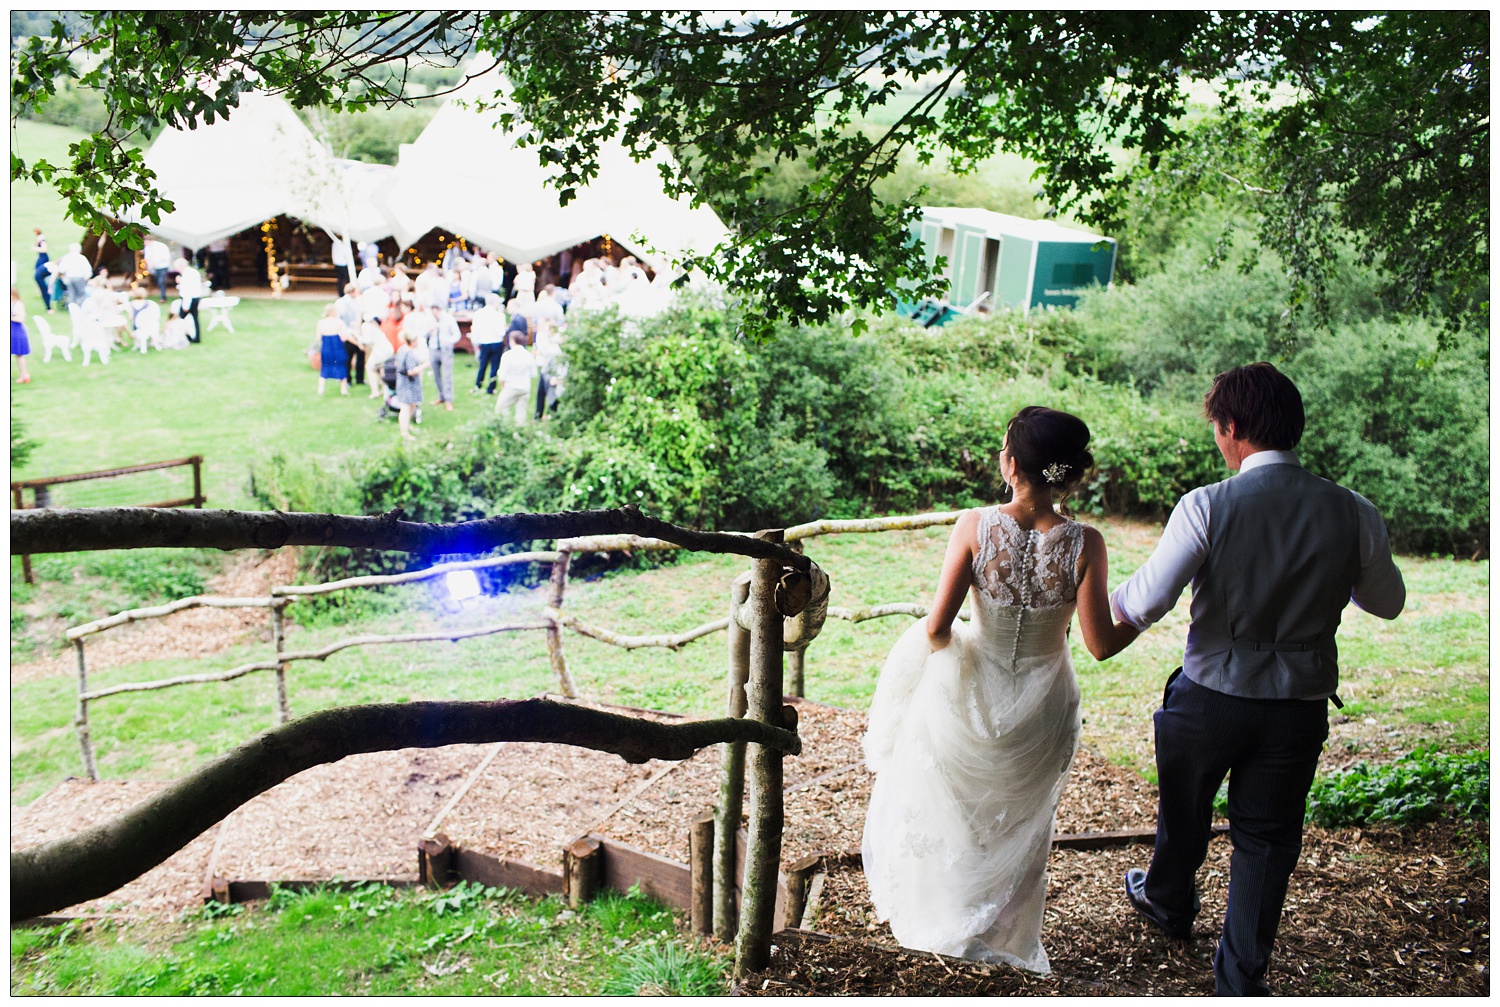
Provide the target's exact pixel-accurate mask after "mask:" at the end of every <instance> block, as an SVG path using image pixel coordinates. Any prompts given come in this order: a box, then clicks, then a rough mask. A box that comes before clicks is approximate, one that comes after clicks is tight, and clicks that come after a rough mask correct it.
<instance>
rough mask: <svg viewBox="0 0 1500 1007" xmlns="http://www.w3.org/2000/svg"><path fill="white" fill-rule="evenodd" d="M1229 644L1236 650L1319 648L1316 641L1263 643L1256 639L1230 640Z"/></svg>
mask: <svg viewBox="0 0 1500 1007" xmlns="http://www.w3.org/2000/svg"><path fill="white" fill-rule="evenodd" d="M1228 643H1229V646H1231V647H1233V648H1234V649H1235V650H1278V651H1293V652H1299V651H1308V650H1317V649H1318V645H1317V644H1316V643H1261V642H1259V641H1256V640H1230V641H1228Z"/></svg>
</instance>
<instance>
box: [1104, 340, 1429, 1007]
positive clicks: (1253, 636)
mask: <svg viewBox="0 0 1500 1007" xmlns="http://www.w3.org/2000/svg"><path fill="white" fill-rule="evenodd" d="M1203 405H1204V412H1205V413H1206V414H1207V416H1208V419H1209V422H1210V423H1212V425H1213V428H1214V440H1215V442H1216V443H1217V444H1218V446H1219V451H1220V452H1221V453H1222V454H1223V456H1224V461H1225V462H1226V463H1227V464H1228V466H1229V468H1230V469H1237V470H1238V471H1239V474H1238V475H1236V476H1234V477H1233V478H1230V479H1226V480H1225V481H1223V482H1220V483H1215V484H1214V485H1212V486H1204V487H1200V488H1199V489H1195V490H1193V491H1192V492H1190V493H1188V494H1187V495H1186V496H1184V497H1183V498H1182V500H1181V501H1180V502H1179V503H1178V504H1177V507H1176V508H1175V509H1174V510H1173V511H1172V516H1171V518H1170V519H1169V520H1168V522H1167V527H1166V530H1165V531H1164V532H1163V534H1162V539H1161V542H1160V544H1159V545H1158V546H1157V548H1156V551H1155V552H1154V553H1153V554H1152V556H1151V558H1150V559H1149V560H1147V561H1146V564H1145V565H1144V566H1142V567H1141V568H1140V569H1139V570H1138V571H1136V573H1135V574H1134V576H1132V577H1131V578H1130V579H1129V580H1127V581H1126V582H1125V583H1124V584H1122V585H1121V586H1120V587H1119V588H1118V589H1117V590H1116V591H1115V592H1114V594H1113V595H1111V597H1110V606H1111V608H1112V609H1113V611H1114V614H1115V617H1116V618H1117V619H1119V620H1121V621H1122V622H1128V623H1130V624H1132V625H1134V626H1135V627H1137V628H1138V629H1142V630H1144V629H1145V628H1147V627H1148V626H1150V625H1151V624H1152V623H1154V622H1156V621H1157V620H1159V619H1161V617H1162V616H1164V615H1166V614H1167V612H1169V611H1171V609H1172V607H1173V606H1174V605H1175V604H1176V603H1177V599H1178V597H1179V596H1180V595H1181V593H1182V589H1183V588H1184V587H1185V586H1187V584H1188V583H1190V582H1191V584H1192V586H1193V600H1192V623H1191V625H1190V627H1189V629H1188V638H1187V647H1186V651H1185V653H1184V654H1183V660H1182V667H1181V668H1179V669H1177V671H1176V672H1174V673H1173V674H1172V676H1171V678H1169V679H1168V680H1167V685H1166V689H1165V692H1164V694H1163V696H1162V705H1161V709H1159V710H1157V711H1156V715H1155V723H1156V769H1157V776H1158V786H1159V798H1158V801H1159V803H1158V808H1157V820H1156V849H1155V853H1154V855H1153V856H1152V858H1151V868H1150V870H1149V871H1142V870H1140V869H1138V868H1134V869H1131V870H1130V871H1127V872H1126V875H1125V892H1126V897H1127V898H1128V899H1129V901H1130V903H1131V905H1132V906H1133V907H1134V908H1135V909H1136V911H1137V912H1139V913H1140V914H1141V915H1143V916H1145V917H1146V918H1147V919H1148V920H1150V921H1151V922H1152V923H1154V924H1155V925H1157V926H1158V927H1160V928H1161V929H1163V930H1165V931H1166V932H1167V933H1168V934H1169V935H1171V936H1173V937H1177V938H1182V939H1186V938H1188V937H1189V936H1191V934H1192V927H1193V919H1194V917H1195V916H1196V915H1197V913H1198V909H1199V901H1198V895H1197V889H1196V885H1195V883H1194V876H1195V875H1196V873H1197V871H1198V868H1199V866H1201V865H1202V863H1203V858H1204V856H1205V854H1206V853H1207V850H1208V839H1209V835H1210V829H1209V826H1210V823H1211V821H1212V816H1213V801H1214V795H1215V794H1216V793H1217V792H1218V789H1219V784H1220V783H1222V782H1223V780H1224V777H1225V775H1226V774H1228V776H1229V835H1230V839H1231V841H1232V842H1233V844H1234V853H1233V855H1232V857H1231V859H1230V874H1229V905H1228V908H1227V910H1226V912H1225V914H1224V928H1223V931H1222V933H1221V935H1220V939H1219V947H1218V952H1217V954H1216V955H1215V956H1214V979H1215V985H1216V987H1217V992H1218V993H1219V994H1221V995H1245V994H1267V993H1269V992H1270V988H1269V987H1268V986H1267V985H1266V980H1265V975H1266V966H1267V964H1268V963H1269V961H1270V956H1271V944H1272V942H1273V941H1274V939H1275V937H1276V927H1277V924H1278V923H1279V922H1280V919H1281V906H1282V902H1283V901H1284V900H1285V898H1286V888H1287V880H1288V878H1290V876H1291V873H1292V868H1294V867H1295V866H1296V864H1297V857H1298V855H1299V854H1300V853H1301V851H1302V822H1303V817H1304V815H1305V809H1306V801H1307V791H1308V788H1309V787H1311V785H1312V779H1313V773H1314V771H1315V770H1316V769H1317V765H1318V756H1319V754H1320V753H1321V752H1322V749H1323V742H1324V741H1325V740H1326V739H1327V737H1328V700H1329V699H1332V700H1333V702H1334V704H1335V705H1336V706H1341V705H1343V704H1342V703H1340V702H1339V698H1338V696H1337V695H1336V694H1335V691H1336V690H1337V688H1338V646H1337V644H1336V643H1335V641H1334V634H1335V631H1336V630H1337V629H1338V626H1339V618H1340V615H1341V613H1342V612H1343V610H1344V606H1345V605H1347V604H1348V603H1349V602H1350V601H1353V602H1354V604H1356V605H1358V606H1359V607H1360V608H1361V609H1363V610H1364V611H1366V612H1369V613H1371V614H1372V615H1376V616H1379V617H1380V618H1382V619H1394V618H1395V617H1396V616H1397V615H1398V614H1400V612H1401V609H1402V606H1403V605H1404V604H1405V603H1406V586H1405V584H1404V583H1403V582H1402V580H1401V572H1400V571H1399V570H1397V569H1396V565H1395V563H1394V562H1393V561H1392V559H1391V551H1390V545H1389V543H1388V541H1387V538H1386V530H1385V523H1384V522H1383V521H1382V520H1381V519H1380V514H1379V513H1378V512H1377V511H1376V510H1375V507H1374V506H1373V505H1372V504H1371V503H1370V502H1369V501H1368V500H1366V499H1365V498H1364V497H1362V496H1360V495H1359V494H1358V493H1354V492H1352V491H1350V490H1347V489H1344V488H1342V487H1340V486H1338V485H1336V484H1335V483H1332V482H1329V481H1328V480H1326V479H1320V478H1319V477H1317V476H1315V475H1313V474H1312V473H1310V472H1308V471H1307V470H1306V469H1304V468H1303V467H1302V466H1301V464H1299V463H1298V461H1297V455H1296V454H1295V452H1294V451H1293V448H1295V447H1296V446H1297V442H1298V441H1299V440H1301V438H1302V428H1303V425H1304V417H1303V411H1302V396H1301V395H1300V394H1299V393H1298V391H1297V388H1296V386H1295V385H1293V384H1292V382H1291V381H1290V380H1288V379H1287V377H1286V376H1285V375H1283V374H1281V373H1280V372H1279V371H1277V370H1276V368H1274V367H1272V366H1271V365H1270V364H1266V363H1259V364H1251V365H1249V366H1247V367H1236V368H1234V369H1233V370H1230V371H1225V372H1224V373H1223V374H1220V375H1219V376H1218V377H1216V378H1214V383H1213V388H1212V389H1211V390H1210V391H1209V393H1208V394H1207V396H1205V397H1204V403H1203Z"/></svg>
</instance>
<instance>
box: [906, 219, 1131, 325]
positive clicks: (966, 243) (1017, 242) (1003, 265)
mask: <svg viewBox="0 0 1500 1007" xmlns="http://www.w3.org/2000/svg"><path fill="white" fill-rule="evenodd" d="M913 232H914V236H915V237H916V238H918V240H920V241H921V242H922V246H923V249H924V250H925V252H926V254H927V263H928V265H931V264H932V263H933V262H934V261H935V260H936V259H937V257H938V256H942V257H944V258H945V259H947V262H948V264H947V267H946V268H945V269H944V275H945V276H946V277H947V279H948V295H947V297H946V298H945V300H946V301H947V302H948V304H949V305H951V306H952V307H953V308H955V309H957V310H958V311H960V312H964V311H968V310H973V309H976V308H977V309H979V310H988V309H990V308H993V307H995V306H997V305H1004V306H1006V307H1012V308H1021V309H1022V310H1023V311H1030V310H1031V309H1032V308H1034V307H1036V306H1037V305H1042V304H1047V305H1053V306H1057V307H1071V306H1072V305H1074V304H1076V303H1077V301H1078V294H1079V291H1080V290H1081V289H1082V288H1084V287H1088V286H1090V285H1092V284H1095V283H1098V284H1100V285H1101V286H1106V287H1107V286H1109V283H1110V280H1111V279H1112V278H1113V277H1114V273H1115V240H1114V239H1113V238H1106V237H1104V236H1102V235H1098V234H1090V233H1088V232H1087V231H1079V230H1075V229H1074V228H1071V227H1064V226H1062V225H1061V224H1056V223H1053V222H1052V221H1050V220H1028V219H1026V218H1025V217H1012V216H1010V215H1008V214H1004V213H995V212H994V211H992V210H981V209H978V208H977V207H947V206H924V207H922V220H921V222H920V223H918V224H916V225H914V227H913Z"/></svg>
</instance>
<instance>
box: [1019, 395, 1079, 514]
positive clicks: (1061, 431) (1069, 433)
mask: <svg viewBox="0 0 1500 1007" xmlns="http://www.w3.org/2000/svg"><path fill="white" fill-rule="evenodd" d="M1005 450H1006V451H1007V452H1009V454H1010V457H1011V460H1013V461H1014V462H1015V463H1016V468H1018V469H1019V470H1020V471H1021V474H1022V475H1024V476H1025V477H1026V481H1027V482H1029V483H1031V484H1032V485H1033V486H1037V487H1042V486H1046V487H1048V488H1050V489H1051V490H1052V491H1053V492H1056V493H1066V492H1067V491H1068V490H1071V489H1072V488H1073V487H1075V486H1077V485H1078V483H1079V482H1080V481H1081V480H1082V479H1083V477H1084V475H1085V474H1086V473H1087V472H1088V470H1089V469H1090V468H1092V467H1093V465H1094V456H1093V455H1092V454H1090V453H1089V428H1088V424H1087V423H1084V422H1083V420H1080V419H1079V418H1078V417H1077V416H1074V415H1073V414H1072V413H1065V412H1061V411H1059V410H1056V409H1048V408H1047V407H1046V406H1027V407H1026V408H1025V409H1022V410H1021V411H1020V412H1018V413H1016V415H1015V416H1013V417H1011V421H1010V423H1009V425H1007V426H1006V428H1005Z"/></svg>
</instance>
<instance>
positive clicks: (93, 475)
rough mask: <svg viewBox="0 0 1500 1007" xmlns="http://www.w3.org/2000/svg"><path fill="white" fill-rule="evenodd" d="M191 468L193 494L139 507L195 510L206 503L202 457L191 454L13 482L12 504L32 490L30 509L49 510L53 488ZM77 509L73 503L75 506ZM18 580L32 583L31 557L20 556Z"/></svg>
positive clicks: (20, 505) (21, 504) (23, 504)
mask: <svg viewBox="0 0 1500 1007" xmlns="http://www.w3.org/2000/svg"><path fill="white" fill-rule="evenodd" d="M186 466H192V469H193V493H192V495H191V496H186V497H176V498H173V499H171V500H161V501H158V502H157V503H145V504H140V505H139V506H141V507H197V508H201V507H202V506H203V504H204V503H205V502H206V501H207V500H208V498H207V497H206V496H204V495H203V456H202V455H192V456H191V457H188V458H176V459H173V460H172V461H165V462H145V463H143V464H140V465H125V466H122V467H120V468H113V469H99V470H97V471H94V472H74V473H72V474H70V475H61V476H42V477H40V478H36V479H16V480H14V481H12V482H11V484H10V496H11V502H12V503H13V504H15V508H16V510H24V509H26V508H27V506H28V505H27V503H26V493H25V491H26V490H30V491H31V504H30V506H31V507H32V508H37V507H52V506H55V501H54V500H53V499H52V487H54V486H67V485H71V484H74V483H82V482H91V481H93V480H97V479H119V478H122V477H124V476H131V475H139V474H140V473H142V472H160V471H163V470H165V469H175V468H184V467H186ZM74 506H76V504H75V505H74ZM20 556H21V577H22V579H23V580H25V581H26V583H28V584H33V583H35V581H34V580H33V579H32V574H31V556H30V555H29V554H27V553H24V552H23V553H21V554H20Z"/></svg>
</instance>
